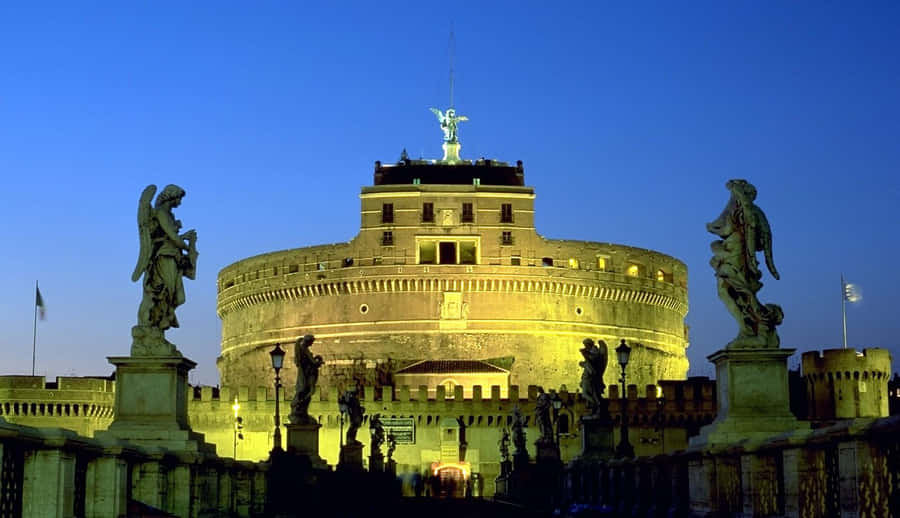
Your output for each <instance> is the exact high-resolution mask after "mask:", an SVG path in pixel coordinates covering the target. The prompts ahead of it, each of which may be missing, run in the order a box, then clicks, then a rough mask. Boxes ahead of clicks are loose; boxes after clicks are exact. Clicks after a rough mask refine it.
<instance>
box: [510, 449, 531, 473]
mask: <svg viewBox="0 0 900 518" xmlns="http://www.w3.org/2000/svg"><path fill="white" fill-rule="evenodd" d="M528 464H529V461H528V452H524V451H522V452H519V451H517V452H516V453H513V470H514V471H516V470H521V469H524V468H525V467H527V466H528Z"/></svg>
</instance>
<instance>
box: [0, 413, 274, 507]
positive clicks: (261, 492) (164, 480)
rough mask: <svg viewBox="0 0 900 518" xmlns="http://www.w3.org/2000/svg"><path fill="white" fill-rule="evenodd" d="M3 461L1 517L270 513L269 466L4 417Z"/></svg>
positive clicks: (0, 436) (0, 437) (1, 425)
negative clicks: (148, 511) (140, 510)
mask: <svg viewBox="0 0 900 518" xmlns="http://www.w3.org/2000/svg"><path fill="white" fill-rule="evenodd" d="M0 459H2V465H0V516H41V517H68V516H85V517H97V518H102V517H110V516H125V514H126V512H128V510H129V509H130V508H131V509H134V508H136V506H140V505H141V504H143V505H147V506H151V507H153V508H156V509H160V510H163V511H166V512H168V513H171V514H173V515H176V516H181V517H195V516H219V515H227V516H256V515H259V514H261V513H262V512H263V511H264V505H265V497H266V494H265V491H266V469H267V465H265V464H254V463H250V462H236V461H234V460H232V459H227V458H221V457H216V456H210V455H203V454H196V453H193V454H192V453H185V452H174V451H166V450H162V449H159V448H146V447H141V446H137V445H134V444H130V443H128V442H125V441H119V440H98V439H92V438H88V437H83V436H79V435H77V434H76V433H75V432H72V431H70V430H66V429H62V428H32V427H29V426H22V425H14V424H11V423H8V422H6V421H5V420H3V418H0ZM129 515H130V514H129Z"/></svg>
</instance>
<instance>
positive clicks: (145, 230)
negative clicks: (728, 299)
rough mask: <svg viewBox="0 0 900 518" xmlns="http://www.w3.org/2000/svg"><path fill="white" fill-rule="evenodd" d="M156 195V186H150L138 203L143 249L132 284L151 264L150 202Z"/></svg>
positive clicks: (139, 228)
mask: <svg viewBox="0 0 900 518" xmlns="http://www.w3.org/2000/svg"><path fill="white" fill-rule="evenodd" d="M154 194H156V186H155V185H153V184H150V185H148V186H147V187H146V188H144V192H142V193H141V200H140V201H139V202H138V213H137V220H138V236H139V237H140V241H141V249H140V252H138V260H137V265H135V267H134V273H132V274H131V282H135V281H137V280H138V279H140V278H141V275H142V274H143V273H144V271H145V270H146V269H147V265H148V264H149V263H150V252H151V248H152V244H151V242H150V218H151V217H152V216H151V214H150V212H151V211H152V210H153V209H152V207H150V202H151V201H153V195H154Z"/></svg>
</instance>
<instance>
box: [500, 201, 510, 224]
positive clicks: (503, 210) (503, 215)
mask: <svg viewBox="0 0 900 518" xmlns="http://www.w3.org/2000/svg"><path fill="white" fill-rule="evenodd" d="M512 222H513V212H512V203H504V204H502V205H500V223H512Z"/></svg>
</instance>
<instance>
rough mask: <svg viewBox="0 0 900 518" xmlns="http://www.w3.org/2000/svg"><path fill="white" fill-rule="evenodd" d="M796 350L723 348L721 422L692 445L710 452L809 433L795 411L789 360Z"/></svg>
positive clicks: (717, 358) (716, 358) (714, 358)
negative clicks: (800, 431) (787, 434)
mask: <svg viewBox="0 0 900 518" xmlns="http://www.w3.org/2000/svg"><path fill="white" fill-rule="evenodd" d="M793 353H794V349H771V348H767V349H722V350H720V351H718V352H716V353H714V354H712V355H711V356H709V361H711V362H713V363H714V364H715V365H716V390H717V396H718V397H717V405H718V412H717V414H716V420H715V421H713V422H712V423H711V424H709V425H707V426H704V427H703V428H701V429H700V434H699V435H698V436H696V437H692V438H691V440H690V445H691V447H700V448H711V447H713V446H716V445H727V444H732V443H735V442H738V441H742V440H745V439H749V440H751V441H757V440H764V439H766V438H769V437H771V436H773V435H777V434H780V433H783V432H787V431H790V430H798V429H805V428H808V427H809V424H808V423H804V422H801V421H798V420H797V418H796V417H794V415H793V414H792V413H791V410H790V396H789V394H788V370H787V358H788V357H789V356H791V355H792V354H793Z"/></svg>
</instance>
